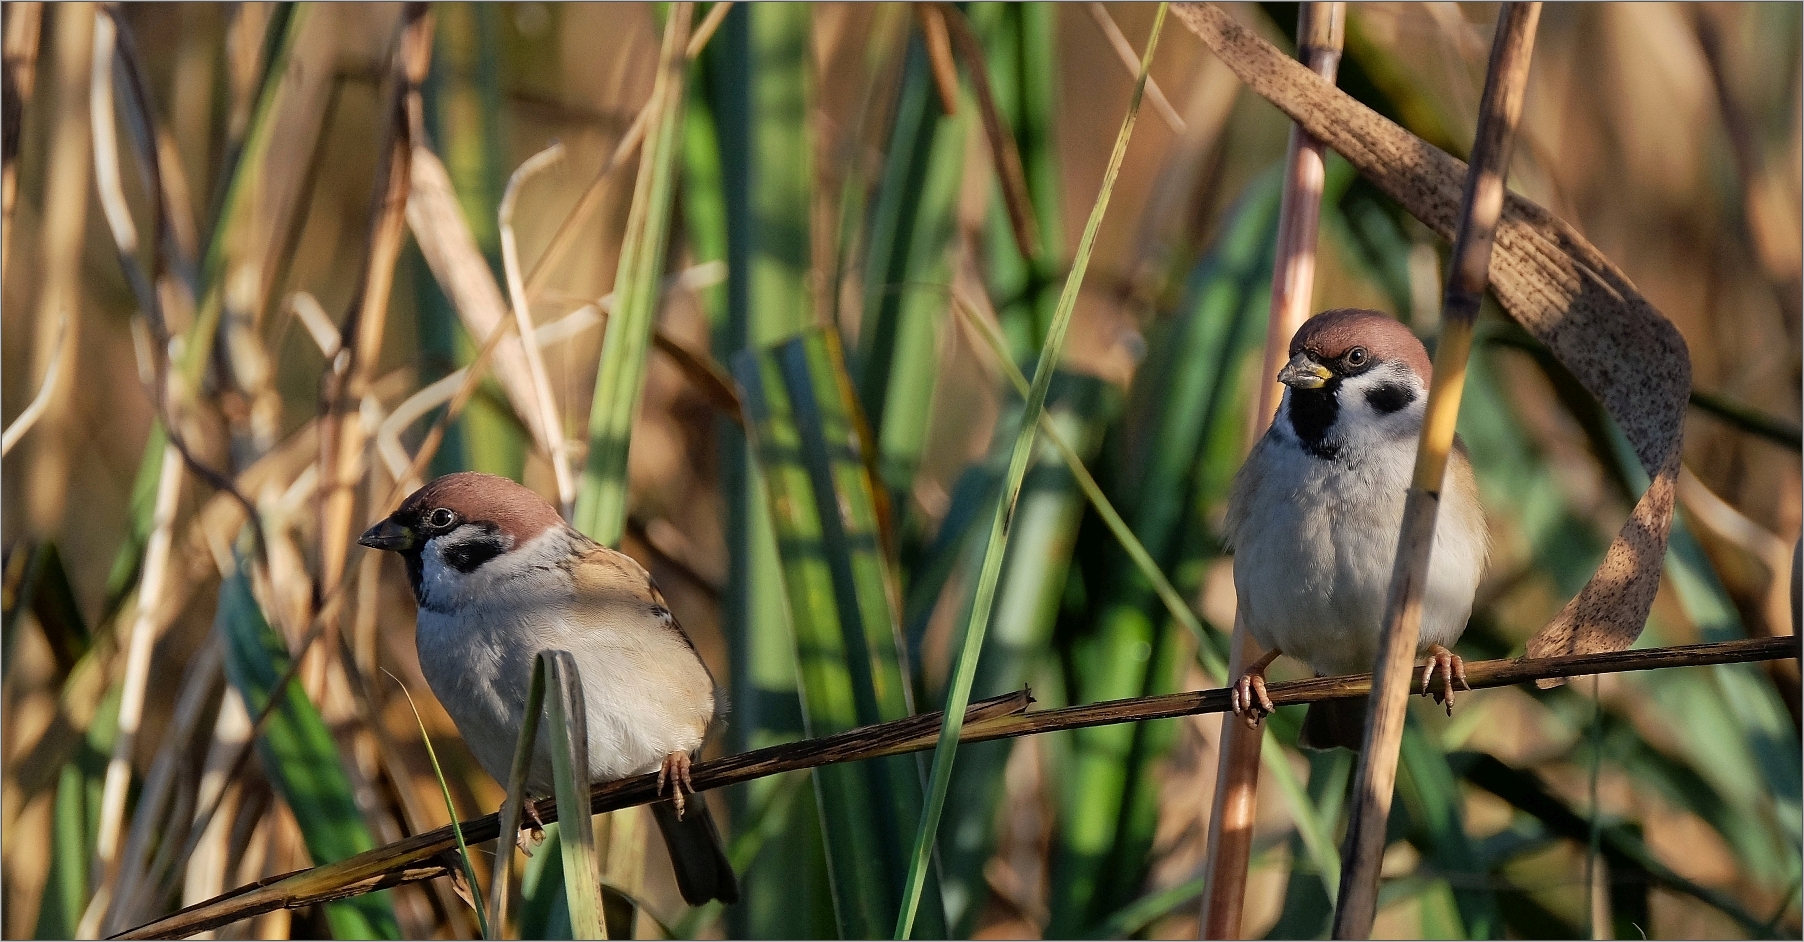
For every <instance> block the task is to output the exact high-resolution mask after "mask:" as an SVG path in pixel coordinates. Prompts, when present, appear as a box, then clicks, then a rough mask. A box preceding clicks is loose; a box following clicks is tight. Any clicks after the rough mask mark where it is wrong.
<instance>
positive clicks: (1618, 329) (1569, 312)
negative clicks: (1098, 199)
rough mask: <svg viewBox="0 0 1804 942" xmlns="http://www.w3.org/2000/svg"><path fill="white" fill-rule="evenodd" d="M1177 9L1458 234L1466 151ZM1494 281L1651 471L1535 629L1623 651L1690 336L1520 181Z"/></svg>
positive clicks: (1632, 630) (1424, 215) (1554, 642)
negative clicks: (1581, 580)
mask: <svg viewBox="0 0 1804 942" xmlns="http://www.w3.org/2000/svg"><path fill="white" fill-rule="evenodd" d="M1173 12H1175V13H1176V14H1177V16H1178V19H1180V20H1182V21H1183V23H1184V25H1185V26H1187V27H1189V28H1190V30H1191V32H1193V33H1195V34H1196V35H1197V36H1198V37H1199V38H1201V39H1202V41H1203V42H1204V43H1205V44H1207V45H1208V46H1209V48H1210V49H1211V50H1213V51H1214V52H1215V54H1216V55H1217V56H1219V57H1220V58H1221V59H1222V61H1223V62H1225V63H1227V65H1228V67H1229V68H1231V69H1233V70H1234V72H1235V74H1236V75H1239V76H1240V78H1241V80H1242V81H1244V82H1245V83H1246V84H1247V86H1248V87H1249V88H1251V89H1252V90H1253V91H1255V92H1257V93H1258V94H1259V95H1260V96H1261V97H1263V98H1265V99H1266V100H1268V101H1270V102H1271V103H1272V104H1274V105H1277V106H1278V108H1279V109H1280V110H1282V111H1283V112H1284V113H1285V114H1287V115H1289V116H1290V117H1291V118H1292V119H1293V120H1295V121H1296V122H1297V123H1298V124H1299V125H1301V126H1302V127H1303V128H1304V129H1305V130H1307V131H1309V133H1311V134H1313V135H1315V136H1316V137H1317V138H1318V139H1320V140H1322V141H1324V142H1326V143H1327V145H1328V146H1329V147H1332V148H1333V149H1334V150H1336V151H1338V152H1339V153H1340V154H1341V156H1343V157H1345V158H1346V159H1347V161H1348V162H1349V163H1351V164H1352V165H1353V166H1354V167H1357V168H1358V169H1359V172H1360V173H1362V174H1364V175H1365V177H1366V178H1367V179H1369V180H1371V181H1372V182H1373V183H1374V184H1376V185H1377V186H1378V188H1379V189H1381V190H1383V191H1384V192H1385V194H1386V195H1388V196H1390V197H1391V198H1392V199H1394V200H1396V201H1397V202H1398V203H1399V204H1400V205H1402V206H1403V208H1404V209H1406V210H1408V211H1409V213H1410V214H1411V215H1413V216H1415V217H1416V218H1417V219H1419V220H1421V221H1422V222H1423V224H1425V225H1427V226H1428V227H1429V228H1430V229H1433V230H1434V231H1435V232H1436V233H1437V234H1438V235H1440V236H1441V237H1442V238H1445V239H1451V238H1453V233H1454V228H1455V226H1456V225H1457V224H1458V219H1459V207H1460V194H1461V189H1462V187H1463V185H1464V182H1465V177H1466V165H1465V164H1464V163H1462V162H1460V161H1459V160H1457V159H1455V158H1453V157H1451V156H1449V155H1448V154H1446V153H1444V152H1442V151H1441V150H1439V149H1438V148H1436V147H1434V146H1433V145H1431V144H1429V143H1427V142H1426V141H1423V140H1422V139H1420V138H1418V137H1416V136H1415V135H1413V134H1411V133H1409V132H1408V131H1406V130H1404V129H1403V128H1401V127H1399V126H1397V125H1396V124H1393V123H1391V122H1390V121H1388V120H1386V119H1385V118H1384V117H1382V116H1380V115H1379V114H1378V113H1377V112H1375V111H1373V110H1372V109H1370V108H1367V107H1366V106H1364V105H1362V104H1360V103H1359V102H1357V101H1354V100H1353V98H1352V97H1351V96H1349V95H1347V94H1346V93H1345V92H1342V91H1340V90H1339V89H1337V88H1335V87H1334V86H1333V85H1330V84H1329V83H1327V82H1324V81H1322V80H1321V79H1320V78H1318V77H1316V76H1315V74H1314V73H1312V72H1310V71H1309V70H1308V69H1306V68H1304V67H1303V66H1302V65H1301V64H1300V63H1298V62H1296V61H1295V60H1293V59H1291V58H1290V57H1289V56H1287V55H1285V54H1284V53H1283V52H1282V51H1280V50H1278V49H1277V48H1276V47H1274V46H1272V45H1271V44H1270V43H1267V42H1266V41H1264V40H1263V39H1260V38H1259V37H1258V36H1256V35H1254V34H1253V33H1252V32H1250V31H1248V30H1246V29H1244V28H1242V27H1240V26H1239V25H1237V24H1235V23H1234V22H1233V20H1232V19H1230V18H1229V16H1228V15H1227V14H1225V13H1223V12H1222V11H1221V10H1219V9H1216V8H1215V7H1213V6H1210V5H1206V4H1198V3H1186V4H1180V5H1177V6H1175V7H1174V8H1173ZM1491 290H1492V292H1493V293H1494V294H1495V295H1496V296H1497V299H1498V301H1500V302H1501V303H1502V304H1503V307H1504V309H1505V310H1507V311H1509V313H1510V316H1511V317H1513V318H1515V319H1516V321H1517V322H1518V323H1520V324H1521V325H1522V326H1523V327H1524V328H1527V330H1528V331H1529V332H1530V333H1532V334H1534V335H1535V336H1536V337H1537V338H1539V339H1540V340H1541V342H1542V343H1545V344H1546V345H1547V347H1548V349H1549V350H1551V351H1552V352H1553V355H1554V357H1555V358H1556V359H1558V360H1559V361H1560V362H1561V363H1562V364H1564V365H1565V366H1566V368H1567V369H1569V370H1571V371H1572V373H1573V375H1574V376H1576V377H1577V378H1578V380H1579V382H1581V383H1582V384H1584V386H1585V388H1586V389H1587V390H1589V391H1590V392H1591V394H1592V395H1594V396H1596V397H1597V398H1598V400H1599V401H1600V402H1602V403H1603V405H1604V408H1605V409H1607V410H1608V411H1609V413H1610V415H1611V416H1612V417H1613V418H1615V420H1616V421H1617V423H1618V424H1619V425H1621V427H1622V430H1623V432H1624V433H1625V434H1626V435H1627V437H1628V440H1629V443H1630V444H1631V445H1632V446H1633V447H1634V449H1635V454H1636V456H1637V457H1639V458H1640V460H1641V463H1642V465H1643V466H1644V467H1645V468H1646V469H1647V471H1648V474H1649V475H1651V477H1652V484H1650V485H1649V487H1648V489H1647V492H1646V493H1645V494H1643V495H1642V496H1641V499H1640V501H1638V502H1637V503H1636V504H1635V509H1634V511H1633V512H1632V513H1631V514H1630V516H1629V520H1628V523H1626V524H1624V525H1623V528H1622V531H1621V532H1620V533H1618V534H1617V536H1616V539H1615V540H1614V541H1613V542H1612V543H1611V544H1610V548H1609V550H1608V551H1607V552H1606V553H1605V556H1604V561H1603V565H1602V566H1601V567H1599V569H1598V571H1597V574H1596V575H1594V576H1592V577H1591V581H1590V582H1588V583H1586V584H1585V587H1584V588H1583V589H1582V590H1580V591H1579V594H1578V596H1577V597H1576V598H1574V599H1573V600H1572V601H1571V602H1569V603H1567V605H1566V607H1565V608H1564V609H1562V610H1561V611H1560V613H1559V614H1558V615H1557V616H1555V617H1554V619H1553V621H1552V622H1550V623H1548V624H1547V625H1546V626H1545V627H1543V628H1542V629H1541V630H1540V631H1539V632H1537V633H1536V634H1535V636H1534V637H1533V638H1532V639H1530V640H1529V643H1528V653H1529V656H1530V657H1551V656H1556V655H1562V654H1585V653H1592V652H1599V651H1616V650H1622V649H1624V648H1627V647H1628V646H1629V645H1631V644H1633V643H1634V641H1635V639H1636V638H1637V637H1638V636H1640V634H1641V627H1642V625H1643V624H1645V623H1646V621H1647V612H1648V609H1649V607H1651V606H1652V605H1653V601H1654V592H1655V590H1656V589H1658V588H1659V584H1660V570H1661V565H1662V562H1663V560H1664V559H1665V556H1666V539H1667V534H1668V531H1669V529H1670V527H1671V524H1672V511H1673V499H1674V496H1675V494H1676V492H1677V491H1676V485H1677V480H1678V472H1679V443H1680V439H1681V436H1682V431H1683V427H1682V420H1683V419H1684V414H1685V404H1686V399H1687V397H1688V396H1689V394H1690V391H1691V359H1690V356H1689V354H1688V353H1687V351H1686V347H1685V341H1684V339H1683V338H1682V337H1680V336H1679V332H1678V330H1677V329H1675V328H1674V327H1673V326H1672V324H1671V323H1670V322H1668V321H1667V319H1666V318H1665V316H1664V315H1662V314H1661V313H1660V312H1659V311H1658V310H1656V309H1655V308H1654V306H1653V305H1651V304H1649V303H1648V302H1647V300H1646V299H1645V298H1643V297H1641V295H1640V293H1639V292H1637V291H1636V290H1635V286H1634V285H1633V284H1631V283H1630V282H1629V279H1628V276H1626V275H1624V274H1623V273H1622V271H1621V270H1620V269H1618V268H1617V267H1616V266H1615V265H1614V264H1612V263H1611V262H1610V260H1609V259H1608V258H1605V257H1604V255H1603V253H1601V252H1599V251H1598V250H1597V249H1596V248H1595V247H1594V246H1592V245H1591V243H1590V242H1587V241H1586V240H1585V238H1584V237H1583V236H1581V235H1579V233H1578V232H1577V231H1576V230H1574V229H1573V228H1572V227H1571V226H1569V225H1567V224H1566V223H1565V222H1564V221H1562V220H1560V219H1559V218H1557V217H1555V216H1554V215H1553V214H1552V213H1549V212H1548V211H1547V210H1545V209H1543V208H1541V207H1540V206H1538V205H1536V204H1535V203H1533V202H1530V201H1529V200H1526V199H1523V198H1521V197H1520V196H1517V195H1515V194H1510V196H1509V199H1508V202H1507V203H1506V204H1505V206H1504V212H1503V219H1502V220H1501V221H1500V222H1499V224H1498V227H1497V241H1496V246H1495V248H1494V250H1493V252H1492V256H1491ZM1559 682H1560V681H1543V682H1542V684H1543V685H1544V686H1552V685H1554V684H1556V683H1559Z"/></svg>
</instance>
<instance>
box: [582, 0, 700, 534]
mask: <svg viewBox="0 0 1804 942" xmlns="http://www.w3.org/2000/svg"><path fill="white" fill-rule="evenodd" d="M692 13H694V4H690V3H678V4H676V5H675V6H673V7H672V8H671V11H670V17H669V18H668V19H667V20H666V22H665V24H664V48H663V50H662V51H661V52H660V53H659V55H658V79H657V84H656V85H655V86H654V87H653V89H652V97H653V99H654V101H655V102H656V104H654V105H653V107H655V108H657V109H658V118H657V126H656V130H655V131H653V134H652V137H651V139H650V141H649V143H650V147H649V148H648V149H647V150H646V152H645V154H644V156H643V157H642V158H641V162H640V165H639V179H638V182H637V183H636V184H635V186H634V191H633V206H632V210H631V213H630V215H629V216H628V218H627V224H626V242H625V244H624V245H623V246H622V248H621V252H620V268H619V274H618V276H617V277H616V279H615V284H614V294H615V297H616V298H617V299H618V301H617V304H618V306H617V307H615V309H614V313H613V315H612V316H610V317H609V318H608V327H607V336H606V337H605V338H604V339H603V340H602V346H601V368H600V370H599V371H598V372H597V374H596V376H595V399H594V402H593V404H592V405H591V406H590V412H589V460H588V466H587V467H586V468H585V469H584V470H583V479H582V489H581V491H580V492H579V493H578V495H577V499H576V514H575V521H574V522H575V524H576V526H577V529H580V530H582V531H583V532H584V533H587V534H588V535H589V536H591V537H593V538H594V539H595V540H596V541H598V542H600V543H602V544H604V545H607V546H614V545H617V544H618V543H619V542H620V536H621V533H622V532H624V530H625V528H626V496H627V494H626V491H627V480H626V463H627V447H628V445H629V444H630V443H631V440H632V433H633V419H634V417H635V416H636V415H637V414H638V412H639V399H640V396H641V395H642V394H643V392H644V390H645V358H646V354H647V353H648V352H649V351H650V349H651V335H652V329H653V328H654V327H655V326H656V323H657V316H658V298H659V295H660V288H661V287H662V282H663V278H664V257H665V250H666V249H667V248H668V246H669V241H670V207H671V204H672V202H673V200H674V197H675V194H676V180H677V174H678V171H679V169H680V168H679V167H678V166H677V157H678V155H679V154H681V153H682V148H681V144H682V140H683V135H682V133H681V132H682V130H683V105H684V104H685V102H686V101H687V98H686V96H685V95H684V93H683V87H684V81H685V77H686V76H687V74H688V68H687V67H688V59H687V56H686V55H685V53H684V49H685V47H687V45H688V43H689V21H690V16H691V14H692Z"/></svg>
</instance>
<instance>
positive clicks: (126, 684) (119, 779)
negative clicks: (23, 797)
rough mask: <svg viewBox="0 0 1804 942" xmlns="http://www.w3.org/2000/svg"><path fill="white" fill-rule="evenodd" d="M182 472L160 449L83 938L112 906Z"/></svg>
mask: <svg viewBox="0 0 1804 942" xmlns="http://www.w3.org/2000/svg"><path fill="white" fill-rule="evenodd" d="M185 472H186V468H185V467H184V466H183V463H182V456H181V454H180V453H179V452H177V451H176V450H175V449H174V448H165V449H163V469H162V474H161V475H160V476H159V477H158V479H157V501H156V510H155V512H154V513H153V514H152V516H151V531H150V539H149V540H148V541H146V543H145V546H144V571H143V574H142V575H141V576H140V577H139V580H138V599H137V613H136V614H135V615H133V616H132V620H131V622H130V627H129V628H128V629H127V632H126V637H125V650H126V655H125V670H124V676H123V678H121V681H120V683H121V689H120V694H119V733H118V738H117V739H115V740H114V741H113V755H112V758H111V759H110V760H109V761H108V762H107V769H106V779H105V784H104V785H103V786H102V788H101V797H100V824H99V827H98V829H97V830H96V832H95V833H96V837H95V839H94V864H93V876H92V880H93V883H92V885H93V887H94V896H93V898H92V899H90V900H89V902H88V908H87V910H86V911H84V912H83V913H82V917H81V923H80V925H79V932H80V934H81V936H82V937H83V938H93V937H95V936H97V935H99V934H100V925H101V921H102V919H103V918H104V917H105V915H106V912H107V909H108V908H109V907H110V906H111V904H112V898H113V888H114V882H115V880H116V879H117V877H118V866H117V865H118V854H119V838H120V834H121V832H122V829H123V821H124V818H125V800H126V797H127V791H128V790H129V789H130V787H131V780H132V768H131V757H132V751H133V749H134V748H135V747H136V746H137V741H138V727H139V725H140V724H141V723H142V722H143V719H144V694H145V691H147V690H148V689H149V687H150V655H151V652H152V650H154V649H155V647H156V640H157V634H158V633H159V632H160V630H161V628H162V622H161V620H160V619H158V618H157V617H156V615H157V606H158V599H159V593H160V592H161V590H162V587H163V583H164V578H163V576H164V573H165V572H166V571H167V570H168V568H169V547H170V543H171V533H172V531H173V530H174V527H175V513H176V506H177V504H178V503H179V502H180V500H181V493H182V483H183V481H184V480H185V478H186V473H185Z"/></svg>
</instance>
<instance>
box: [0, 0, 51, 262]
mask: <svg viewBox="0 0 1804 942" xmlns="http://www.w3.org/2000/svg"><path fill="white" fill-rule="evenodd" d="M43 22H44V5H43V4H42V3H32V2H20V3H12V4H8V5H7V7H6V27H5V29H6V38H5V46H4V50H3V51H0V73H4V75H3V76H0V78H3V79H4V82H3V85H4V87H0V253H3V254H0V282H4V281H5V280H6V259H7V258H9V257H10V256H11V255H12V251H11V249H12V247H13V202H14V201H15V200H16V199H17V198H18V196H19V132H20V131H21V130H23V129H24V127H25V102H26V101H28V100H30V98H31V93H32V89H33V88H34V87H35V86H36V85H37V77H38V37H39V36H41V35H42V33H43V29H42V26H43Z"/></svg>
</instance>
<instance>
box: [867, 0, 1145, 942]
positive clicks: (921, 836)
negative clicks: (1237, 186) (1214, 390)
mask: <svg viewBox="0 0 1804 942" xmlns="http://www.w3.org/2000/svg"><path fill="white" fill-rule="evenodd" d="M1165 12H1166V5H1165V4H1164V3H1161V4H1159V12H1158V15H1157V17H1156V18H1155V19H1154V20H1153V29H1152V35H1151V36H1149V37H1148V39H1147V44H1146V52H1145V53H1144V54H1143V56H1142V58H1141V60H1140V76H1139V78H1138V79H1137V80H1136V81H1135V83H1134V95H1133V98H1132V99H1130V100H1129V102H1128V112H1127V116H1126V118H1124V119H1123V121H1122V124H1121V131H1120V133H1118V134H1117V135H1116V138H1115V147H1114V150H1113V151H1112V152H1111V153H1110V154H1109V165H1108V169H1107V170H1106V171H1105V172H1104V174H1103V180H1102V188H1101V192H1100V193H1098V195H1097V198H1096V204H1095V207H1094V208H1093V209H1092V210H1091V212H1090V219H1089V221H1088V222H1087V223H1085V225H1084V234H1083V238H1082V239H1081V240H1079V242H1078V247H1077V256H1076V258H1075V259H1074V260H1073V262H1072V266H1071V274H1070V275H1069V276H1068V277H1067V278H1066V281H1065V289H1064V292H1063V294H1061V295H1060V297H1059V306H1058V310H1057V311H1056V312H1055V313H1054V315H1053V319H1052V325H1051V328H1050V329H1049V330H1048V331H1047V335H1046V343H1045V345H1044V347H1043V348H1042V349H1041V351H1040V361H1039V363H1038V365H1037V366H1036V367H1035V368H1034V382H1033V386H1032V388H1031V389H1030V390H1029V392H1028V397H1027V405H1026V407H1025V408H1024V409H1023V410H1022V419H1021V429H1020V432H1019V434H1018V435H1017V437H1016V440H1015V447H1014V451H1013V452H1012V454H1011V455H1010V458H1009V470H1008V477H1007V478H1006V479H1005V481H1004V485H1003V499H1002V500H1001V501H999V502H998V503H997V505H996V512H995V514H994V515H993V517H992V518H991V521H990V534H989V540H988V542H987V544H986V548H985V550H984V565H983V571H982V573H981V575H980V576H979V581H978V587H977V595H976V601H975V602H974V604H973V606H972V611H971V620H970V622H969V623H968V624H967V625H966V627H965V633H964V638H963V642H962V643H963V648H962V650H961V651H960V653H959V658H958V663H957V667H956V669H955V672H954V679H953V682H952V689H951V693H950V695H949V696H948V697H947V699H946V720H945V723H944V724H943V725H942V726H941V727H940V738H939V745H938V746H936V747H935V749H934V754H933V774H932V777H931V779H930V780H929V784H928V799H927V813H926V814H925V815H924V816H923V817H922V820H921V828H920V831H919V833H918V834H917V836H916V838H915V847H914V858H913V861H912V862H911V863H910V866H909V871H908V883H907V886H906V889H905V891H904V896H903V902H902V911H901V912H900V913H899V914H898V915H897V919H896V932H895V938H898V939H905V938H908V936H909V932H910V929H911V928H912V927H913V925H914V918H915V909H916V907H917V906H918V904H919V902H920V898H921V891H922V888H923V887H924V886H925V884H926V880H927V870H928V864H929V860H930V859H931V851H932V848H933V844H934V840H935V836H936V833H937V831H938V827H939V818H940V812H941V810H942V809H943V808H944V807H945V801H946V788H947V785H948V784H949V782H950V780H951V776H952V762H953V758H954V756H955V755H956V753H957V750H958V735H959V731H960V729H961V728H963V726H964V715H965V708H966V707H967V706H968V705H969V704H970V699H971V682H972V680H973V679H974V677H975V675H976V671H977V660H978V657H979V655H980V653H981V652H982V649H983V636H984V629H985V627H986V626H987V625H988V622H989V619H990V610H991V606H992V605H993V604H994V602H995V599H996V583H997V579H998V577H999V576H1000V574H1001V571H1002V558H1003V554H1004V552H1005V550H1006V548H1007V545H1008V531H1009V523H1010V518H1011V517H1012V516H1013V514H1014V509H1015V507H1014V504H1015V500H1016V498H1017V497H1018V496H1019V495H1020V493H1021V483H1022V480H1023V478H1024V477H1025V476H1026V473H1027V464H1028V459H1029V458H1030V457H1031V456H1032V453H1033V443H1034V436H1035V433H1036V432H1038V431H1039V421H1040V413H1041V411H1042V410H1043V409H1044V408H1045V406H1046V393H1047V389H1048V387H1049V386H1050V385H1051V384H1052V376H1053V374H1054V373H1055V372H1057V370H1058V366H1059V358H1060V356H1061V355H1062V354H1063V352H1064V348H1065V334H1066V331H1067V330H1068V329H1069V327H1070V325H1071V312H1072V309H1073V308H1074V307H1076V304H1077V295H1078V291H1079V289H1080V288H1081V286H1082V285H1083V281H1084V273H1085V271H1086V270H1087V269H1088V268H1089V265H1090V254H1091V252H1092V251H1093V250H1094V249H1095V246H1096V233H1097V230H1098V229H1099V228H1100V227H1101V225H1102V218H1103V215H1104V213H1106V212H1107V211H1108V207H1109V196H1110V195H1111V193H1112V192H1113V190H1114V185H1115V177H1116V175H1117V174H1119V173H1120V171H1121V161H1122V158H1123V157H1124V156H1125V155H1126V153H1127V142H1128V140H1129V139H1130V138H1131V137H1132V136H1133V132H1134V121H1135V118H1136V117H1137V116H1138V115H1139V111H1140V99H1141V96H1142V94H1143V93H1144V92H1145V90H1146V73H1147V68H1148V66H1149V65H1150V64H1151V62H1152V54H1153V51H1154V50H1155V49H1157V48H1158V44H1159V33H1160V30H1161V28H1162V27H1163V26H1164V25H1165Z"/></svg>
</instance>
